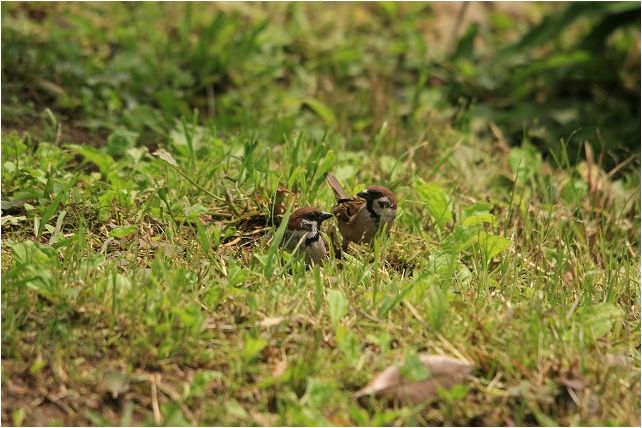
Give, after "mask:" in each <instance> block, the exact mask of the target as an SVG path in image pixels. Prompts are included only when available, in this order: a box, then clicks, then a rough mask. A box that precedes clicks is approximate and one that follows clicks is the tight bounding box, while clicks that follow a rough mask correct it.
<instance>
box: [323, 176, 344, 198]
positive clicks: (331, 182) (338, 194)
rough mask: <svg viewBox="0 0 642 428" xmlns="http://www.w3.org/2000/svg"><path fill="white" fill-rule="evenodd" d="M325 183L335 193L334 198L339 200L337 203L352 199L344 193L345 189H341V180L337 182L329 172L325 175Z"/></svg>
mask: <svg viewBox="0 0 642 428" xmlns="http://www.w3.org/2000/svg"><path fill="white" fill-rule="evenodd" d="M325 181H326V183H328V186H330V188H331V189H332V191H333V192H334V197H335V198H336V199H337V201H340V200H342V199H350V198H349V197H348V195H346V193H345V192H344V191H343V187H341V185H340V184H339V180H337V177H335V176H334V175H332V174H330V173H329V172H328V173H326V175H325Z"/></svg>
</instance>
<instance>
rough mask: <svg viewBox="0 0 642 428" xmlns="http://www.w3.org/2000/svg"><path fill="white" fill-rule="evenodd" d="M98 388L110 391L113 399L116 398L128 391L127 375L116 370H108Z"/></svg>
mask: <svg viewBox="0 0 642 428" xmlns="http://www.w3.org/2000/svg"><path fill="white" fill-rule="evenodd" d="M100 390H102V391H104V392H109V393H111V395H112V397H113V398H114V399H115V398H118V396H119V395H121V394H124V393H125V392H127V391H129V377H127V375H126V374H124V373H121V372H119V371H118V370H108V371H107V372H105V374H104V376H103V378H102V381H101V382H100Z"/></svg>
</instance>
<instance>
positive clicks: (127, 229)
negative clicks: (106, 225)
mask: <svg viewBox="0 0 642 428" xmlns="http://www.w3.org/2000/svg"><path fill="white" fill-rule="evenodd" d="M136 230H138V225H135V224H132V225H129V226H118V227H117V228H115V229H114V230H112V231H111V232H109V236H111V237H112V238H124V237H125V236H129V235H131V234H132V233H134V232H136Z"/></svg>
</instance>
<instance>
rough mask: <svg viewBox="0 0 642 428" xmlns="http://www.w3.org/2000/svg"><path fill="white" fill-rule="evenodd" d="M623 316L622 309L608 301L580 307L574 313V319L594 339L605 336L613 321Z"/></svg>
mask: <svg viewBox="0 0 642 428" xmlns="http://www.w3.org/2000/svg"><path fill="white" fill-rule="evenodd" d="M623 316H624V312H623V311H622V309H620V308H618V307H617V306H614V305H612V304H610V303H598V304H596V305H592V306H587V307H580V308H579V309H578V310H577V312H576V313H575V319H576V321H577V322H578V323H579V324H580V325H581V326H582V327H583V328H584V332H585V335H586V334H588V335H590V337H591V338H592V339H593V340H595V339H599V338H600V337H603V336H606V335H607V334H608V332H609V331H610V330H611V327H613V323H614V322H615V321H617V320H619V319H621V318H622V317H623Z"/></svg>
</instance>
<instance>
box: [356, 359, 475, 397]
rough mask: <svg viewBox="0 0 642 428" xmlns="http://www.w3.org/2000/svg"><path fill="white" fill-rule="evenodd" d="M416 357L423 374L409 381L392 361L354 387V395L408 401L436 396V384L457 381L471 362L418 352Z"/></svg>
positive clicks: (466, 371)
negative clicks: (425, 372)
mask: <svg viewBox="0 0 642 428" xmlns="http://www.w3.org/2000/svg"><path fill="white" fill-rule="evenodd" d="M419 361H421V364H422V365H423V366H424V367H425V368H426V370H427V371H428V377H427V378H425V379H422V380H417V381H409V380H408V379H406V378H404V377H403V375H402V374H401V371H400V370H399V366H397V365H392V366H389V367H388V368H386V369H385V370H384V371H382V372H381V373H379V375H377V377H375V378H374V379H373V380H372V381H371V382H370V383H369V384H368V385H366V386H365V387H363V388H362V389H360V390H359V391H357V392H356V393H355V398H359V397H362V396H365V395H375V396H376V397H381V398H393V399H396V400H399V401H401V402H408V403H412V404H418V403H422V402H430V401H434V400H435V399H437V398H438V395H437V391H438V389H439V388H444V389H448V388H450V387H452V386H453V385H455V384H458V383H461V382H462V381H463V380H464V378H465V377H466V376H467V375H468V374H469V373H470V372H471V371H472V369H473V366H472V365H470V364H469V363H467V362H465V361H461V360H458V359H455V358H451V357H446V356H442V355H427V354H420V355H419Z"/></svg>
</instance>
